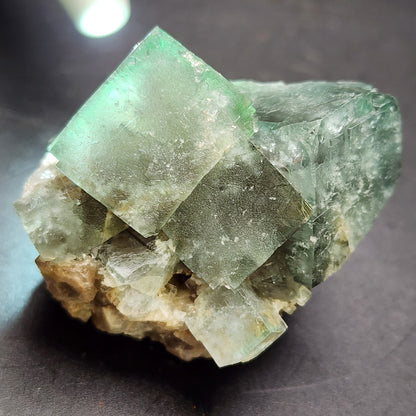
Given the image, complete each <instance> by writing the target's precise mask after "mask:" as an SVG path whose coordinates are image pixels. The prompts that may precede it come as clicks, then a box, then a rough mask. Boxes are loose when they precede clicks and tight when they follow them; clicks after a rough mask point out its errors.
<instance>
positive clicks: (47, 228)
mask: <svg viewBox="0 0 416 416" xmlns="http://www.w3.org/2000/svg"><path fill="white" fill-rule="evenodd" d="M56 162H57V161H56V159H55V158H54V157H53V156H52V155H51V154H47V155H46V156H45V158H44V159H43V161H42V162H41V166H40V167H39V168H38V169H37V170H36V171H35V172H34V173H33V174H32V176H31V177H30V178H29V180H28V181H27V183H26V185H25V189H24V191H23V195H22V198H21V199H20V200H19V201H16V202H15V204H14V207H15V209H16V211H17V213H18V214H19V216H20V219H21V221H22V224H23V226H24V227H25V230H26V232H27V233H28V234H29V237H30V239H31V240H32V242H33V244H34V245H35V247H36V249H37V250H38V251H39V254H40V255H41V256H42V257H43V258H44V259H47V260H56V261H58V260H59V261H62V260H66V259H69V258H74V257H77V256H80V255H82V254H83V253H85V252H86V251H88V250H90V249H92V248H93V247H96V246H99V245H100V244H101V243H103V242H104V241H106V240H108V239H109V238H111V237H112V236H114V235H116V234H118V233H119V232H120V231H122V230H124V229H126V228H127V225H126V224H125V223H124V222H122V221H121V220H120V219H119V218H118V217H116V216H115V215H113V214H112V213H111V212H110V211H108V210H107V208H106V207H104V206H103V205H101V204H100V203H99V202H98V201H96V200H95V199H93V198H92V197H91V196H90V195H88V194H87V193H86V192H84V191H83V190H82V189H81V188H79V187H78V186H76V185H75V184H74V183H72V182H71V181H70V180H69V179H68V178H67V177H66V176H65V175H64V174H63V173H62V172H61V171H60V170H58V169H57V168H56Z"/></svg>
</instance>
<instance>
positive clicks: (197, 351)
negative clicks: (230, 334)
mask: <svg viewBox="0 0 416 416" xmlns="http://www.w3.org/2000/svg"><path fill="white" fill-rule="evenodd" d="M36 264H37V266H38V267H39V269H40V271H41V273H42V275H43V277H44V279H45V282H46V287H47V289H48V290H49V292H50V293H51V294H52V296H53V297H54V298H55V299H57V300H58V301H59V302H61V304H62V306H63V307H64V308H65V309H66V310H67V312H68V313H69V314H70V315H71V316H72V317H74V318H78V319H81V320H82V321H88V319H90V318H91V320H92V322H93V323H94V325H95V326H96V327H97V328H98V329H100V330H102V331H105V332H109V333H112V334H125V335H129V336H131V337H134V338H138V339H141V338H145V337H149V338H150V339H152V340H153V341H158V342H161V343H163V344H164V345H165V347H166V349H167V350H168V351H169V352H171V353H172V354H174V355H176V356H178V357H179V358H181V359H183V360H186V361H189V360H192V359H193V358H197V357H206V358H209V357H210V355H209V353H208V352H207V350H206V349H205V347H204V346H203V345H202V344H201V343H200V342H199V341H197V340H196V339H195V337H194V336H193V335H192V334H191V333H190V331H189V330H188V328H187V327H186V325H185V324H184V323H183V322H178V321H177V320H172V321H169V320H166V322H163V321H154V320H153V321H151V320H150V319H151V316H149V320H146V319H141V320H140V321H139V320H133V319H131V318H129V317H127V316H125V315H124V314H122V313H121V312H120V311H119V310H118V309H117V307H116V306H117V303H118V299H117V293H118V290H117V289H115V288H107V287H105V286H104V285H102V274H101V273H100V268H101V267H102V265H101V264H100V263H99V261H97V260H95V259H94V258H93V257H91V256H86V257H84V258H82V259H74V260H69V261H65V262H59V263H58V262H53V261H45V260H43V259H42V258H40V257H38V258H37V259H36ZM182 276H183V277H184V278H185V276H184V275H182ZM182 276H181V277H182ZM186 278H187V281H186V283H187V284H184V282H183V281H181V280H182V279H180V278H178V274H176V275H174V276H173V277H172V279H171V281H170V283H168V284H167V285H166V288H165V289H164V291H163V292H164V293H165V294H166V293H168V295H169V296H170V297H171V299H172V302H173V303H174V304H175V308H178V307H179V309H185V308H186V307H188V306H189V304H190V303H192V302H193V299H194V298H195V296H196V294H195V292H196V291H197V288H198V280H199V279H189V278H188V276H186ZM188 280H189V282H188ZM194 280H195V281H194ZM191 281H192V282H191ZM176 285H177V286H176ZM178 292H179V295H178ZM162 296H163V294H162ZM165 299H166V298H165Z"/></svg>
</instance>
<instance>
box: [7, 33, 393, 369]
mask: <svg viewBox="0 0 416 416" xmlns="http://www.w3.org/2000/svg"><path fill="white" fill-rule="evenodd" d="M400 153H401V122H400V113H399V110H398V107H397V103H396V101H395V99H394V98H393V97H391V96H388V95H384V94H381V93H379V92H378V91H377V90H376V89H374V88H373V87H371V86H369V85H365V84H362V83H357V82H304V83H298V84H289V85H287V84H284V83H282V82H276V83H258V82H253V81H228V80H226V79H225V78H224V77H223V76H222V75H220V74H219V73H218V72H216V71H215V70H214V69H212V68H211V67H209V66H208V65H207V64H206V63H204V62H203V61H202V60H201V59H200V58H198V57H196V56H195V55H194V54H192V53H191V52H190V51H188V50H187V49H186V48H185V47H184V46H182V45H181V44H180V43H179V42H177V41H176V40H174V39H173V38H172V37H170V36H169V35H168V34H166V33H165V32H164V31H162V30H161V29H159V28H155V29H154V30H153V31H152V32H150V34H149V35H148V36H147V37H146V38H145V39H144V40H143V41H142V42H140V43H139V44H138V45H136V47H135V48H134V49H133V50H132V52H131V53H130V54H129V55H128V56H127V58H126V59H125V60H124V61H123V62H122V63H121V65H120V66H119V67H118V68H117V69H116V70H115V72H114V73H113V74H112V75H111V76H110V77H109V78H108V79H107V80H106V81H105V82H104V84H103V85H101V86H100V87H99V88H98V90H97V91H96V92H95V93H94V94H93V95H92V96H91V98H89V99H88V101H87V102H86V103H85V104H84V105H83V106H82V107H81V109H80V110H79V111H78V112H77V113H76V114H75V116H74V117H73V118H72V120H71V121H70V122H69V123H68V125H67V126H66V127H65V128H64V129H63V131H62V132H61V133H60V134H59V135H58V136H57V137H56V139H55V140H54V141H53V142H52V144H51V145H50V147H49V149H48V153H47V154H46V156H45V158H44V159H43V161H42V162H41V165H40V167H39V168H38V169H37V170H36V171H35V172H34V173H33V175H32V176H31V177H30V178H29V180H28V182H27V184H26V185H25V189H24V192H23V196H22V198H21V199H20V200H19V201H17V202H16V203H15V208H16V211H17V213H18V214H19V216H20V218H21V220H22V223H23V226H24V227H25V229H26V231H27V232H28V234H29V237H30V238H31V240H32V242H33V244H34V245H35V247H36V248H37V250H38V251H39V257H38V258H37V259H36V264H37V265H38V267H39V269H40V271H41V272H42V275H43V277H44V279H45V281H46V285H47V288H48V289H49V291H50V292H51V293H52V295H53V296H54V297H55V298H56V299H57V300H58V301H60V302H61V303H62V305H63V307H64V308H65V309H66V310H67V311H68V312H69V314H70V315H71V316H73V317H76V318H79V319H81V320H83V321H87V320H89V319H91V320H92V321H93V322H94V324H95V325H96V326H97V327H98V328H100V329H102V330H104V331H108V332H111V333H124V334H127V335H130V336H133V337H136V338H143V337H150V338H151V339H153V340H156V341H160V342H162V343H164V344H165V346H166V348H167V349H168V351H170V352H172V353H173V354H175V355H177V356H179V357H180V358H182V359H184V360H190V359H193V358H196V357H212V358H213V359H214V360H215V362H216V363H217V364H218V365H219V366H226V365H230V364H235V363H238V362H244V361H248V360H251V359H252V358H254V357H256V356H257V355H258V354H260V353H261V352H262V351H263V350H264V349H265V348H267V347H268V346H269V345H270V344H271V343H273V342H274V341H275V340H276V339H277V338H278V337H279V336H280V335H281V334H283V332H284V331H285V330H286V324H285V322H284V321H283V319H282V315H283V313H289V314H290V313H293V311H294V310H295V309H296V307H297V306H298V305H300V306H303V305H304V304H305V303H306V302H307V301H308V299H309V297H310V295H311V289H312V288H313V287H314V286H316V285H317V284H319V283H321V282H322V281H323V280H325V279H326V278H327V277H328V276H329V275H331V274H332V273H334V272H335V271H336V270H337V269H338V268H339V267H340V266H341V264H342V263H343V262H344V261H345V260H346V258H347V257H348V256H349V255H350V254H351V253H352V251H353V250H354V249H355V248H356V246H357V244H358V242H359V241H360V240H361V239H362V237H363V236H364V235H365V234H366V233H367V231H368V230H369V228H370V227H371V224H372V222H373V220H374V218H375V217H376V215H377V214H378V212H379V211H380V209H381V208H382V206H383V205H384V203H385V202H386V200H387V199H388V198H389V196H390V195H391V194H392V192H393V186H394V183H395V181H396V179H397V177H398V174H399V164H400Z"/></svg>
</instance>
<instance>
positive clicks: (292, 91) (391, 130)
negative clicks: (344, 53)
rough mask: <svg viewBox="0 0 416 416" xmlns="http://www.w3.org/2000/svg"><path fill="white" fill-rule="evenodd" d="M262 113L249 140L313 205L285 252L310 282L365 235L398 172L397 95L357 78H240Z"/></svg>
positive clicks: (291, 264)
mask: <svg viewBox="0 0 416 416" xmlns="http://www.w3.org/2000/svg"><path fill="white" fill-rule="evenodd" d="M235 85H237V86H238V88H239V89H240V90H241V91H242V92H244V93H245V94H247V95H248V96H250V98H251V99H252V101H253V104H254V106H255V107H256V110H257V115H258V117H259V119H260V121H259V130H258V132H257V133H256V134H255V135H254V136H253V137H252V138H251V141H252V142H253V143H254V144H255V145H256V147H257V148H258V149H259V150H260V151H261V152H262V154H263V155H265V157H267V158H268V160H269V161H270V162H271V163H272V164H273V165H274V166H275V167H276V168H277V169H278V170H279V171H280V172H281V173H282V175H283V176H285V178H286V179H287V180H288V181H289V182H290V183H291V184H292V185H294V186H295V188H296V189H298V190H299V191H300V192H301V194H302V196H303V197H304V198H305V200H306V201H308V202H309V204H310V205H311V206H312V208H313V211H314V215H313V216H312V217H311V219H310V221H309V224H305V225H304V226H303V227H302V229H301V230H299V231H298V232H297V233H296V234H294V235H293V237H292V238H291V239H289V240H288V241H287V242H286V243H285V245H283V246H282V247H281V249H280V250H281V251H285V252H286V253H287V256H286V259H287V262H288V264H289V268H290V270H292V272H293V274H294V276H295V279H296V280H297V281H299V282H301V283H304V284H306V285H307V286H309V287H311V286H312V285H316V284H318V283H319V282H321V281H322V280H324V279H325V278H326V277H328V276H329V275H331V274H332V273H334V272H335V271H336V270H337V269H338V268H339V267H340V266H341V264H342V263H343V262H344V261H345V260H346V259H347V257H348V256H349V255H350V254H351V252H352V251H353V250H354V249H355V247H356V246H357V244H358V242H359V241H360V240H361V239H362V238H363V237H364V235H365V234H366V233H367V232H368V230H369V229H370V227H371V224H372V222H373V220H374V218H375V217H376V215H377V213H378V212H379V211H380V209H381V208H382V206H383V205H384V203H385V202H386V200H387V199H388V198H389V197H390V195H391V194H392V192H393V187H394V183H395V181H396V179H397V178H398V175H399V167H400V155H401V120H400V113H399V110H398V106H397V102H396V100H395V99H394V98H393V97H391V96H388V95H385V94H381V93H379V92H378V91H377V90H375V89H374V88H372V87H371V86H369V85H365V84H362V83H356V82H337V83H331V82H316V83H313V82H305V83H299V84H288V85H286V84H283V83H270V84H267V83H256V82H252V81H238V82H235Z"/></svg>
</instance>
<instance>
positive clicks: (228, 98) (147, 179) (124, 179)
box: [50, 28, 254, 237]
mask: <svg viewBox="0 0 416 416" xmlns="http://www.w3.org/2000/svg"><path fill="white" fill-rule="evenodd" d="M253 112H254V109H253V108H252V107H251V106H250V102H249V100H248V99H247V98H246V97H245V96H244V95H242V94H240V93H239V92H238V91H237V89H236V88H235V87H234V86H233V85H232V83H231V82H229V81H227V80H226V79H225V78H224V77H222V76H221V75H220V74H219V73H218V72H216V71H215V70H213V69H212V68H211V67H210V66H208V65H207V64H205V63H204V62H203V61H202V60H201V59H199V58H198V57H196V56H195V55H194V54H192V53H191V52H190V51H188V50H187V49H186V48H185V47H184V46H182V45H181V44H180V43H179V42H177V41H176V40H175V39H173V38H172V37H170V36H169V35H168V34H167V33H165V32H164V31H162V30H161V29H159V28H155V29H154V30H153V31H152V32H150V34H149V35H148V36H147V37H146V38H145V39H144V40H143V41H142V42H140V43H139V44H137V45H136V47H135V48H134V49H133V50H132V51H131V53H130V54H129V55H128V56H127V58H126V59H125V60H124V61H123V62H122V63H121V65H120V66H119V67H118V68H117V69H116V71H115V72H114V73H113V74H112V75H111V76H110V77H109V78H108V79H107V80H106V81H105V82H104V83H103V84H102V85H101V87H100V88H98V90H97V91H96V92H95V93H94V94H93V95H92V96H91V98H90V99H89V100H88V101H87V102H86V103H85V104H84V105H83V107H82V108H81V109H80V110H79V111H78V113H77V114H76V115H75V116H74V117H73V118H72V120H71V121H70V122H69V123H68V125H67V126H66V128H65V129H64V130H63V131H62V132H61V133H60V134H59V136H58V137H57V138H56V140H55V141H54V142H53V143H52V145H51V146H50V151H51V153H53V155H54V156H56V157H57V159H58V160H59V162H58V167H59V169H61V170H62V171H63V172H64V173H65V175H67V176H68V177H69V178H70V179H71V180H72V181H74V182H75V183H76V184H78V185H79V186H80V187H81V188H82V189H84V190H85V191H86V192H88V193H89V194H90V195H92V196H93V197H94V198H95V199H97V200H98V201H100V202H101V203H102V204H104V205H105V206H106V207H107V208H109V209H110V210H112V211H113V212H114V213H115V214H116V215H117V216H119V217H120V218H121V219H122V220H123V221H125V222H126V223H127V224H129V225H130V226H131V227H132V228H134V229H135V230H136V231H138V232H139V233H140V234H142V235H144V236H146V237H147V236H150V235H155V234H157V233H158V232H159V231H160V229H161V228H162V226H163V225H164V224H165V222H166V221H167V220H168V219H169V217H170V216H171V215H172V214H173V212H174V211H175V210H176V208H177V207H178V206H179V204H180V203H181V202H182V201H184V200H185V199H186V198H187V197H188V196H189V194H190V193H191V192H192V190H193V189H194V188H195V186H196V185H197V184H198V183H199V182H200V180H201V179H202V177H203V176H204V175H205V174H207V173H208V172H209V171H210V170H211V169H212V168H213V166H214V165H215V164H216V163H217V162H218V161H219V160H220V159H221V158H222V155H223V154H224V152H225V151H226V150H227V149H228V148H230V147H231V146H233V145H234V144H235V143H236V142H238V141H239V140H247V139H248V137H247V136H246V134H247V135H251V134H252V132H253V118H252V113H253ZM242 136H244V138H242Z"/></svg>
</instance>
